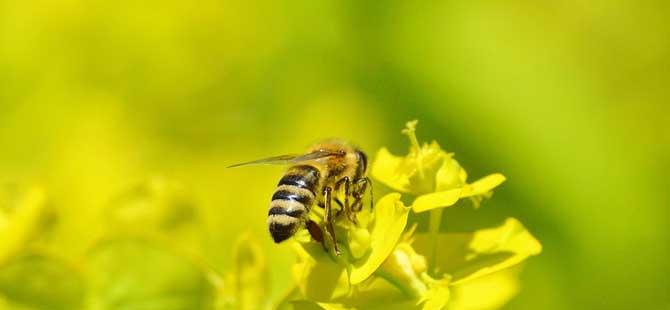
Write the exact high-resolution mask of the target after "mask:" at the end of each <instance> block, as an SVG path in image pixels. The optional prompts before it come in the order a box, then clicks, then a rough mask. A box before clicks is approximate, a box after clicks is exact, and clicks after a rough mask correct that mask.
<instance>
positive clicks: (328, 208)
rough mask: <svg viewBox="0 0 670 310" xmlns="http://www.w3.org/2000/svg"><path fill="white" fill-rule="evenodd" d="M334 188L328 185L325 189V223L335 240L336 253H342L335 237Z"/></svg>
mask: <svg viewBox="0 0 670 310" xmlns="http://www.w3.org/2000/svg"><path fill="white" fill-rule="evenodd" d="M332 191H333V190H332V189H331V188H330V187H328V186H326V187H325V188H324V189H323V199H324V204H325V210H324V214H323V224H324V225H325V226H326V231H328V234H329V235H330V237H331V238H332V240H333V247H334V248H335V255H337V256H339V255H340V249H339V248H338V247H337V240H336V239H335V228H334V227H333V210H332V209H333V207H332V203H331V202H332V201H331V200H332V198H333V197H332Z"/></svg>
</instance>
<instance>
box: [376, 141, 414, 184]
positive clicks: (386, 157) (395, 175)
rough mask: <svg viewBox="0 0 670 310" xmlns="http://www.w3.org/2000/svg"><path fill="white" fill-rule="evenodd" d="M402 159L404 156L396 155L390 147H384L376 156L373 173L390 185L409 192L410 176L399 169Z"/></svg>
mask: <svg viewBox="0 0 670 310" xmlns="http://www.w3.org/2000/svg"><path fill="white" fill-rule="evenodd" d="M402 161H403V158H402V157H398V156H395V155H393V154H391V152H389V150H388V149H386V148H382V149H380V150H379V151H378V152H377V155H376V156H375V161H374V162H373V163H372V168H371V173H372V175H373V176H374V177H375V178H376V179H377V180H379V181H380V182H382V183H384V184H386V185H387V186H388V187H390V188H392V189H394V190H397V191H400V192H404V193H407V192H409V178H408V177H407V175H406V174H405V173H401V172H400V171H398V169H399V167H400V165H401V163H402Z"/></svg>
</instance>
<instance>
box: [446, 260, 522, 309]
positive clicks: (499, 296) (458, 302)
mask: <svg viewBox="0 0 670 310" xmlns="http://www.w3.org/2000/svg"><path fill="white" fill-rule="evenodd" d="M518 273H519V268H518V267H515V268H510V269H506V270H502V271H500V272H496V273H492V274H489V275H486V276H483V277H480V278H477V279H473V280H472V281H466V282H461V283H460V284H456V285H453V286H452V287H451V299H450V300H449V309H450V310H493V309H499V308H500V307H502V306H504V305H505V304H506V303H507V302H508V301H509V300H510V299H512V298H513V297H514V296H516V294H518V292H519V289H520V283H519V277H518Z"/></svg>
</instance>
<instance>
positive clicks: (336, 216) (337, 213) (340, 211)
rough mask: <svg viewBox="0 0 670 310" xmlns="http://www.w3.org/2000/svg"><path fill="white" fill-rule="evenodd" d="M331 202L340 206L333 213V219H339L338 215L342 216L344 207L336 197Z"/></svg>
mask: <svg viewBox="0 0 670 310" xmlns="http://www.w3.org/2000/svg"><path fill="white" fill-rule="evenodd" d="M333 201H335V203H336V204H337V205H338V206H340V208H339V209H337V212H335V218H338V217H340V214H342V210H344V205H343V204H342V202H341V201H340V200H339V199H337V197H333Z"/></svg>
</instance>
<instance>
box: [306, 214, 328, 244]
mask: <svg viewBox="0 0 670 310" xmlns="http://www.w3.org/2000/svg"><path fill="white" fill-rule="evenodd" d="M305 227H307V231H308V232H309V235H310V236H312V239H314V241H316V242H319V243H321V245H322V246H323V250H324V251H326V252H328V248H326V243H325V242H324V241H323V232H322V231H321V227H319V225H318V224H317V223H315V222H314V221H312V220H307V222H305Z"/></svg>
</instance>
